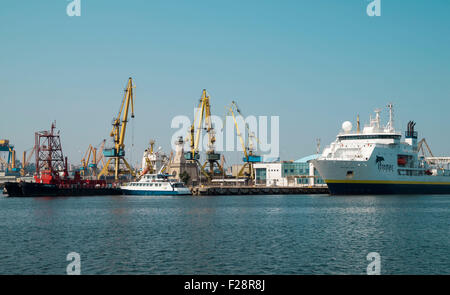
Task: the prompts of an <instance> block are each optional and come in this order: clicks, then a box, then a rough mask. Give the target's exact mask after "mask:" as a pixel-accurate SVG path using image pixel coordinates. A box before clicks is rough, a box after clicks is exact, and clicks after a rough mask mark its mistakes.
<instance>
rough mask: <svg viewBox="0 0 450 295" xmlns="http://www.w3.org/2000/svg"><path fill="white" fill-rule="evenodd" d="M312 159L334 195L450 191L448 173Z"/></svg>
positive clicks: (449, 192)
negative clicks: (408, 172) (411, 171)
mask: <svg viewBox="0 0 450 295" xmlns="http://www.w3.org/2000/svg"><path fill="white" fill-rule="evenodd" d="M385 157H386V158H387V156H385ZM312 162H313V165H314V166H315V168H316V169H317V170H318V171H319V173H320V175H321V177H322V178H323V179H324V181H325V182H326V184H327V186H328V189H329V191H330V194H331V195H392V194H394V195H397V194H410V195H414V194H421V195H423V194H450V178H449V177H448V176H427V175H422V176H400V175H398V173H397V167H395V166H394V167H393V169H388V170H381V171H380V169H379V166H377V165H371V162H374V161H373V160H368V161H340V160H313V161H312Z"/></svg>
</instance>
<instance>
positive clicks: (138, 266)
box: [0, 195, 450, 274]
mask: <svg viewBox="0 0 450 295" xmlns="http://www.w3.org/2000/svg"><path fill="white" fill-rule="evenodd" d="M69 252H77V253H79V254H80V256H81V273H82V274H365V273H366V268H367V265H368V263H369V262H368V261H367V260H366V256H367V254H368V253H369V252H378V253H379V254H380V255H381V273H382V274H450V196H373V197H371V196H364V197H362V196H354V197H329V196H317V195H315V196H310V195H286V196H211V197H185V196H184V197H122V196H114V197H113V196H111V197H86V198H51V199H50V198H49V199H46V198H26V199H20V198H15V199H13V198H5V197H3V196H0V274H65V273H66V267H67V264H68V263H69V262H67V261H66V256H67V254H68V253H69Z"/></svg>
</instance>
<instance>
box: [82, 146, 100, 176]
mask: <svg viewBox="0 0 450 295" xmlns="http://www.w3.org/2000/svg"><path fill="white" fill-rule="evenodd" d="M105 142H106V139H104V140H103V141H102V143H101V144H100V150H99V152H100V153H98V152H97V151H98V149H97V147H93V146H92V145H89V147H88V149H87V150H86V152H85V153H84V157H83V159H81V173H82V174H83V175H84V174H85V173H86V172H87V171H88V170H90V172H91V174H92V175H93V176H96V175H97V173H98V163H100V161H102V163H103V166H104V164H105V163H104V161H103V149H104V146H105ZM98 154H100V157H97V155H98ZM91 155H92V161H91V162H90V159H91Z"/></svg>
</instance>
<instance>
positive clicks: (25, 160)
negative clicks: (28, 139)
mask: <svg viewBox="0 0 450 295" xmlns="http://www.w3.org/2000/svg"><path fill="white" fill-rule="evenodd" d="M35 150H36V146H34V147H33V148H32V149H31V152H30V153H29V154H28V157H27V151H24V152H23V158H22V168H21V169H20V175H21V176H25V174H26V171H25V169H26V168H27V166H28V164H29V163H30V160H31V157H32V156H33V154H34V151H35Z"/></svg>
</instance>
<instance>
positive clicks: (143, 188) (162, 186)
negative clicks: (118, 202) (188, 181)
mask: <svg viewBox="0 0 450 295" xmlns="http://www.w3.org/2000/svg"><path fill="white" fill-rule="evenodd" d="M120 188H121V189H122V192H123V194H124V195H159V196H162V195H191V194H192V193H191V191H190V190H189V188H187V187H186V186H185V185H184V183H182V182H179V181H177V180H175V179H171V178H170V175H167V174H144V175H143V176H142V177H141V178H140V179H139V181H136V182H130V183H127V184H126V185H124V186H121V187H120Z"/></svg>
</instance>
